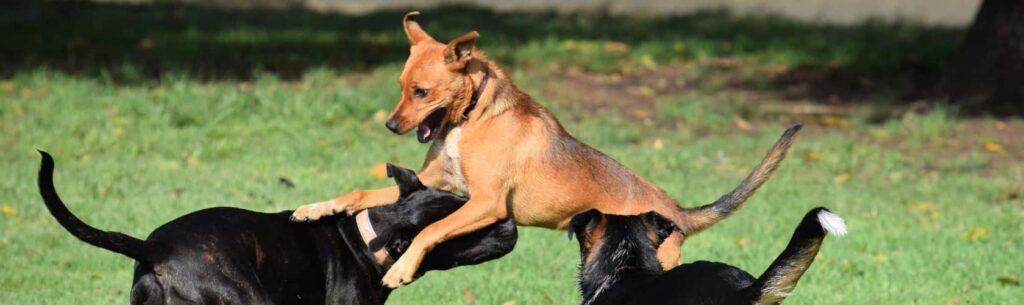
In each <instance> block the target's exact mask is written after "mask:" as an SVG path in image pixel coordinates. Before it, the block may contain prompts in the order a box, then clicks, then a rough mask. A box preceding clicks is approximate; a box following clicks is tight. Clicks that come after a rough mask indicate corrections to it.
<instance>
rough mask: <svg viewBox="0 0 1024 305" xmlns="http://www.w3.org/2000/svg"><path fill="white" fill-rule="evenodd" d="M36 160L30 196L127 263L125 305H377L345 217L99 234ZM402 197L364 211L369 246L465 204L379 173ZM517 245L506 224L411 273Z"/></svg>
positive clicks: (235, 215)
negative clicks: (370, 226)
mask: <svg viewBox="0 0 1024 305" xmlns="http://www.w3.org/2000/svg"><path fill="white" fill-rule="evenodd" d="M40 154H42V166H41V168H40V171H39V191H40V193H41V194H42V196H43V200H44V201H45V203H46V207H47V208H48V209H49V210H50V213H51V214H53V216H54V218H56V219H57V221H58V222H59V223H60V224H61V225H62V226H64V228H65V229H67V230H68V232H71V234H72V235H74V236H75V237H77V238H78V239H80V240H82V241H84V242H86V243H88V244H91V245H94V246H97V247H101V248H104V249H107V250H110V251H113V252H117V253H120V254H123V255H126V256H129V257H131V258H133V259H135V260H136V264H135V276H134V280H133V283H132V291H131V303H132V304H147V305H148V304H153V305H155V304H167V305H171V304H384V301H385V299H387V296H388V294H389V293H390V292H391V290H390V289H387V288H384V287H382V285H380V280H381V277H382V276H383V272H384V270H383V267H381V266H380V265H379V264H377V263H376V262H375V261H374V260H373V257H372V252H371V251H369V250H368V249H367V247H366V246H365V243H364V242H363V240H362V238H361V237H360V235H359V232H358V229H357V228H356V225H355V219H354V218H353V217H348V216H333V217H329V218H326V219H324V220H321V221H317V222H316V223H312V224H310V223H296V222H292V221H290V220H289V215H291V211H283V212H279V213H258V212H252V211H247V210H242V209H236V208H225V207H219V208H210V209H205V210H201V211H197V212H194V213H191V214H188V215H185V216H182V217H180V218H178V219H175V220H173V221H171V222H168V223H166V224H164V225H162V226H160V227H159V228H157V229H156V230H154V231H153V232H152V233H151V234H150V235H149V237H148V238H147V239H146V240H139V239H136V238H134V237H131V236H128V235H124V234H121V233H117V232H104V231H100V230H98V229H96V228H93V227H91V226H89V225H88V224H86V223H84V222H82V221H81V220H79V219H78V218H77V217H75V216H74V215H73V214H71V212H70V211H68V209H67V207H65V206H64V203H63V202H61V200H60V197H58V195H57V192H56V190H55V189H54V186H53V159H52V158H51V157H50V155H49V154H47V153H46V152H42V151H40ZM389 172H391V173H392V174H393V175H394V176H395V180H396V183H398V184H399V185H400V186H401V187H402V189H403V190H405V192H403V196H402V198H401V199H400V200H399V203H398V204H395V205H391V206H386V207H380V208H374V209H370V210H368V213H369V216H370V218H371V221H372V222H373V223H374V226H375V228H377V229H378V230H379V229H380V228H385V234H384V235H381V236H379V238H378V239H375V241H376V242H377V243H378V244H385V245H387V248H388V250H389V251H391V254H392V255H393V256H394V257H396V258H397V257H398V256H400V255H401V254H402V253H403V251H404V250H405V247H407V246H408V243H409V241H410V240H411V238H412V237H413V236H415V232H418V231H419V230H421V229H423V227H425V226H426V225H429V224H430V223H432V222H433V221H436V220H437V219H441V218H443V217H445V216H447V215H448V213H450V212H451V211H454V210H456V209H458V208H459V207H461V206H462V204H464V203H465V202H466V199H465V198H461V197H458V196H455V195H454V194H451V193H447V192H443V191H439V190H434V189H427V188H424V187H422V184H420V183H419V181H418V180H417V179H416V176H415V174H414V173H413V172H412V171H410V170H407V169H402V168H398V167H394V166H389ZM516 240H517V232H516V227H515V223H514V222H512V221H511V220H507V221H504V222H500V223H497V224H494V225H491V226H489V227H487V228H485V229H483V230H480V231H477V232H474V233H472V234H469V235H466V236H463V237H460V238H456V239H453V240H451V241H448V242H445V243H442V244H440V245H438V247H437V248H436V249H435V250H434V251H431V252H430V253H429V254H428V255H427V256H426V257H425V259H424V261H423V267H421V268H420V270H422V271H421V272H426V271H428V270H444V269H449V268H453V267H456V266H460V265H470V264H477V263H481V262H484V261H488V260H492V259H495V258H498V257H501V256H504V255H505V254H506V253H508V252H509V251H511V250H512V247H513V246H514V245H515V243H516Z"/></svg>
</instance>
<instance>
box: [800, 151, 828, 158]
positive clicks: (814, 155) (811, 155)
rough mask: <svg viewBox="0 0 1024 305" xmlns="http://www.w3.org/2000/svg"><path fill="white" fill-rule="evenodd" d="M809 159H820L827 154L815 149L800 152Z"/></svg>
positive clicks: (801, 155)
mask: <svg viewBox="0 0 1024 305" xmlns="http://www.w3.org/2000/svg"><path fill="white" fill-rule="evenodd" d="M800 157H803V158H804V160H807V161H818V160H821V159H822V158H824V157H825V154H823V153H820V152H816V151H813V150H805V151H803V153H801V154H800Z"/></svg>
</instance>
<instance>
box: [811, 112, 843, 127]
mask: <svg viewBox="0 0 1024 305" xmlns="http://www.w3.org/2000/svg"><path fill="white" fill-rule="evenodd" d="M819 121H821V124H822V125H825V126H833V127H843V126H846V125H849V124H850V120H848V119H846V118H841V117H837V116H832V115H826V116H822V117H821V119H819Z"/></svg>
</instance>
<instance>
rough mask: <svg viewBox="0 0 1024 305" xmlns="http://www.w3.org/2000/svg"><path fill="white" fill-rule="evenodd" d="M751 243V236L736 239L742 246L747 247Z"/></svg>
mask: <svg viewBox="0 0 1024 305" xmlns="http://www.w3.org/2000/svg"><path fill="white" fill-rule="evenodd" d="M749 244H750V237H740V238H737V239H736V245H737V246H740V248H743V247H746V246H747V245H749Z"/></svg>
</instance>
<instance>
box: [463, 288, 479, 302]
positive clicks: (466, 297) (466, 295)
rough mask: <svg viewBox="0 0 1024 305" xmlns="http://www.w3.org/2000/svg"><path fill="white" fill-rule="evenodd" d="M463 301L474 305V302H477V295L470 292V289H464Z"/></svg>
mask: <svg viewBox="0 0 1024 305" xmlns="http://www.w3.org/2000/svg"><path fill="white" fill-rule="evenodd" d="M462 301H463V302H465V303H466V304H472V303H473V301H476V295H474V294H473V292H472V291H469V289H468V288H463V289H462Z"/></svg>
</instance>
